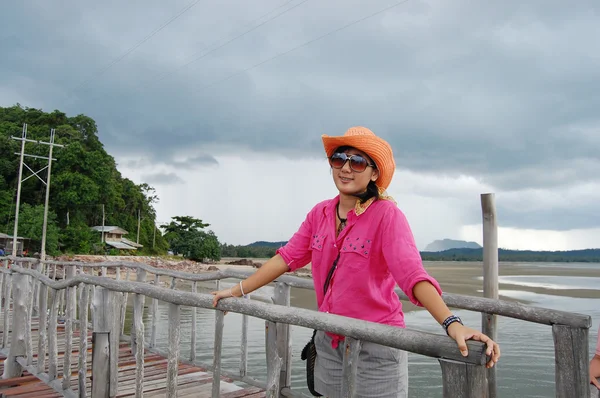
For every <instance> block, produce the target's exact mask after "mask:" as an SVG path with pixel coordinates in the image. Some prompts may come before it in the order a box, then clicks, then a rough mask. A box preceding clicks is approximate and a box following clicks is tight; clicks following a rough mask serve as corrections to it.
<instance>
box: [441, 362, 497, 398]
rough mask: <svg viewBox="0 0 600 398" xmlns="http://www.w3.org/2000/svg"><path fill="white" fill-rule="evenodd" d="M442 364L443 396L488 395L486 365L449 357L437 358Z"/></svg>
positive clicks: (464, 397) (461, 397)
mask: <svg viewBox="0 0 600 398" xmlns="http://www.w3.org/2000/svg"><path fill="white" fill-rule="evenodd" d="M438 361H439V362H440V365H441V366H442V383H443V391H442V397H443V398H482V397H486V398H487V397H488V395H487V388H486V381H485V379H486V367H485V366H482V365H471V364H467V363H464V362H459V361H453V360H451V359H439V360H438Z"/></svg>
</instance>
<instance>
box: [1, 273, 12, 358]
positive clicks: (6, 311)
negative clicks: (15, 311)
mask: <svg viewBox="0 0 600 398" xmlns="http://www.w3.org/2000/svg"><path fill="white" fill-rule="evenodd" d="M12 279H13V275H12V274H11V273H7V274H4V281H5V282H6V288H5V289H4V325H3V326H4V331H3V332H2V347H5V348H6V347H8V336H9V334H10V301H11V294H12Z"/></svg>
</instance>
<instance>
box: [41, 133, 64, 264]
mask: <svg viewBox="0 0 600 398" xmlns="http://www.w3.org/2000/svg"><path fill="white" fill-rule="evenodd" d="M55 135H56V130H55V129H52V130H50V142H48V143H45V144H48V145H50V150H49V152H48V175H47V177H46V200H45V201H44V226H43V227H42V253H41V255H40V259H41V260H42V261H43V260H45V259H46V229H47V227H48V203H49V200H50V176H51V174H52V149H54V146H55V145H56V146H60V147H62V145H58V144H55V143H54V137H55Z"/></svg>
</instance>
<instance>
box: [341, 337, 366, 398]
mask: <svg viewBox="0 0 600 398" xmlns="http://www.w3.org/2000/svg"><path fill="white" fill-rule="evenodd" d="M343 344H344V347H345V349H344V363H343V368H342V397H354V395H355V393H356V370H357V366H358V356H359V354H360V350H361V348H362V341H361V340H356V339H353V338H352V337H346V338H345V341H344V343H343Z"/></svg>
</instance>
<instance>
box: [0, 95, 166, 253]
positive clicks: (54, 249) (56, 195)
mask: <svg viewBox="0 0 600 398" xmlns="http://www.w3.org/2000/svg"><path fill="white" fill-rule="evenodd" d="M23 123H27V125H28V129H27V138H30V139H34V140H41V141H48V140H49V136H50V129H51V128H55V129H56V137H57V138H56V142H57V143H59V144H63V145H65V147H64V148H55V149H54V154H53V157H54V158H56V159H57V161H56V162H53V163H52V180H51V187H50V188H51V189H50V214H49V225H48V239H47V251H48V253H49V254H57V253H58V252H59V250H60V251H61V252H67V253H69V252H72V253H92V252H94V251H95V250H98V245H97V243H99V242H100V234H99V233H97V232H94V231H91V230H90V227H92V226H94V225H101V223H102V205H104V209H105V216H106V219H105V225H117V226H119V227H121V228H124V229H125V230H127V231H128V232H129V235H127V236H126V237H127V238H128V239H130V240H132V241H135V240H136V235H137V225H138V212H139V214H140V215H141V228H140V243H141V244H142V245H144V248H143V249H142V250H141V252H143V253H152V252H154V253H162V252H165V251H166V249H167V246H168V244H167V242H166V240H165V239H164V238H163V237H162V235H161V233H160V232H159V231H157V232H156V242H155V247H154V249H153V248H152V244H153V232H154V226H155V219H156V213H155V209H154V207H153V203H156V201H157V200H158V198H157V197H156V195H155V192H154V189H153V188H152V187H150V186H148V185H147V184H141V185H137V184H135V183H134V182H133V181H131V180H129V179H127V178H123V176H121V174H120V173H119V171H118V170H117V165H116V163H115V159H114V158H113V157H112V156H111V155H109V154H108V153H107V152H106V150H105V149H104V146H103V144H102V143H101V142H100V140H99V139H98V129H97V126H96V123H95V121H94V120H93V119H91V118H89V117H87V116H85V115H77V116H73V117H68V116H67V115H66V114H64V113H63V112H60V111H58V110H56V111H53V112H51V113H46V112H43V111H41V110H38V109H32V108H26V107H22V106H21V105H16V106H13V107H9V108H2V107H0V232H4V233H8V234H11V235H12V231H13V226H14V209H15V199H16V190H17V184H18V169H19V156H18V155H15V153H18V152H20V149H21V142H20V141H16V140H13V139H11V136H17V137H20V136H21V131H22V128H23ZM26 153H29V154H33V155H39V156H48V146H47V145H39V144H34V143H27V145H26ZM26 163H27V164H28V165H30V166H31V167H32V168H33V169H34V170H39V169H41V168H42V167H44V166H45V165H46V164H47V161H46V160H40V159H33V158H27V159H26ZM30 174H31V173H30V172H29V171H28V170H27V168H24V169H23V176H24V177H25V176H28V175H30ZM41 176H42V178H44V179H45V178H46V172H42V173H41ZM44 196H45V188H44V185H43V184H42V182H41V181H40V180H39V179H38V178H35V177H32V178H29V179H28V180H27V181H25V182H24V183H23V185H22V190H21V212H20V219H19V235H20V236H26V237H28V238H32V239H34V240H35V239H37V240H39V239H40V238H41V230H42V215H43V207H44Z"/></svg>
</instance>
